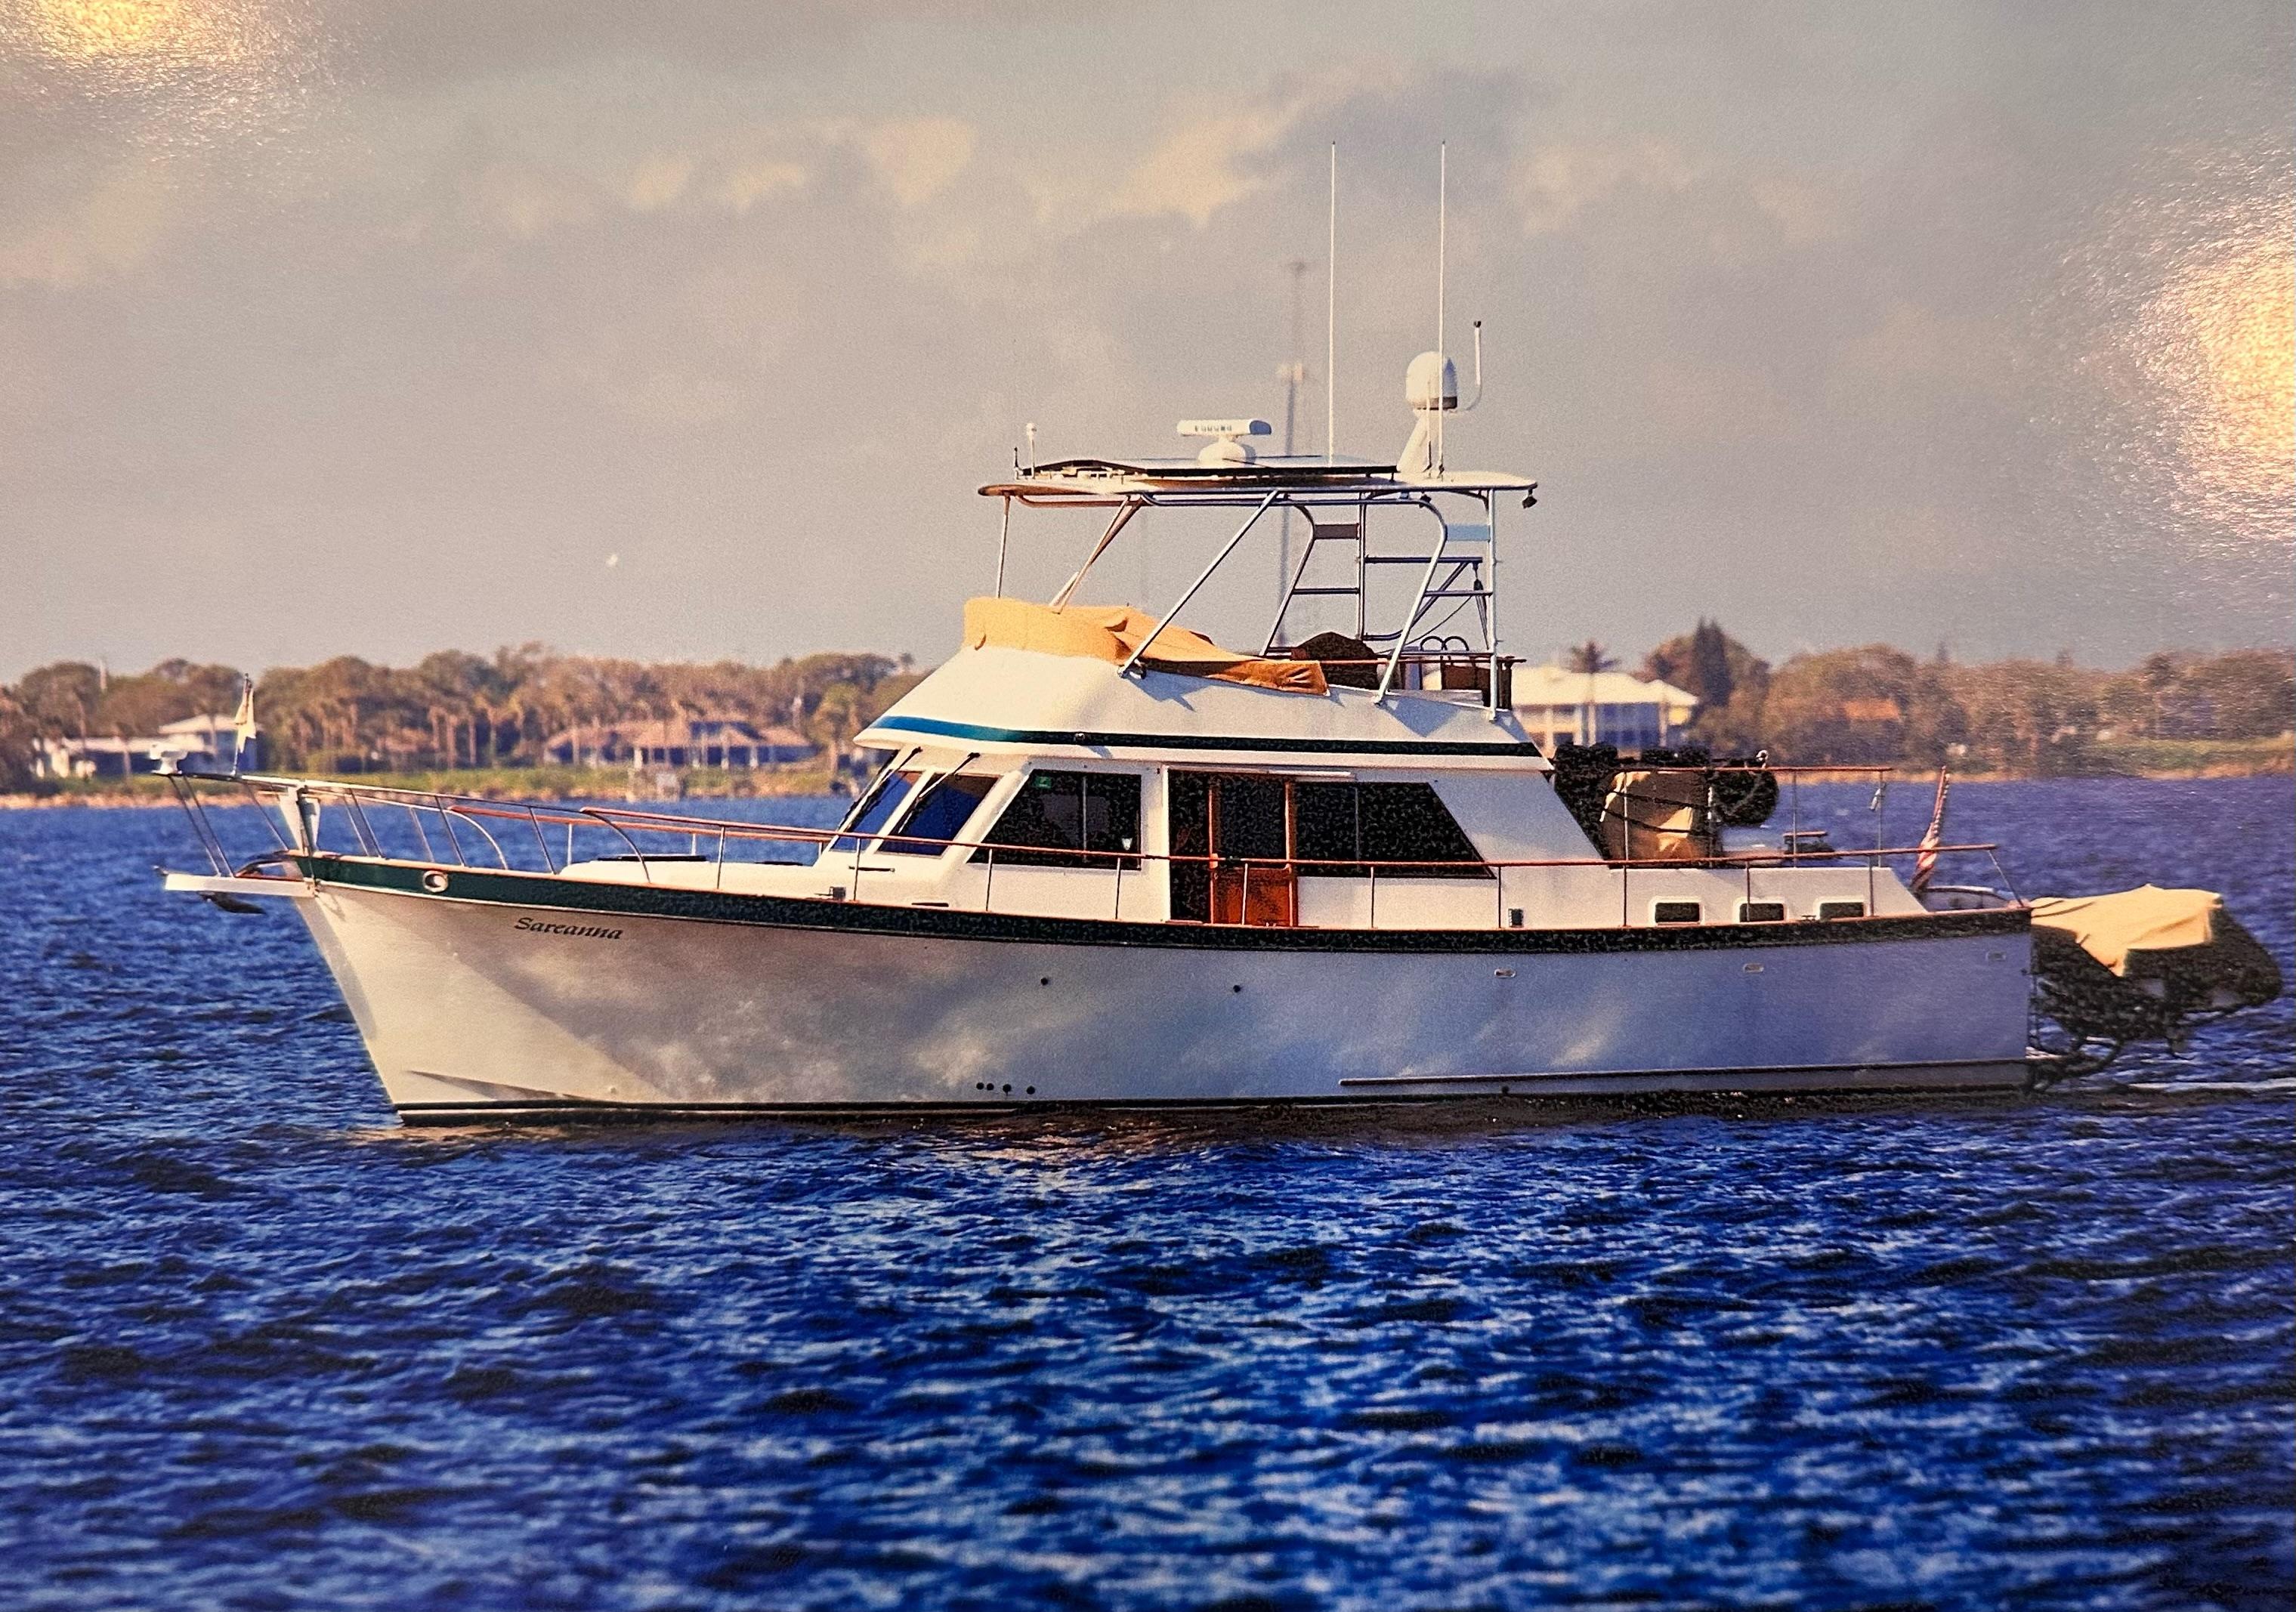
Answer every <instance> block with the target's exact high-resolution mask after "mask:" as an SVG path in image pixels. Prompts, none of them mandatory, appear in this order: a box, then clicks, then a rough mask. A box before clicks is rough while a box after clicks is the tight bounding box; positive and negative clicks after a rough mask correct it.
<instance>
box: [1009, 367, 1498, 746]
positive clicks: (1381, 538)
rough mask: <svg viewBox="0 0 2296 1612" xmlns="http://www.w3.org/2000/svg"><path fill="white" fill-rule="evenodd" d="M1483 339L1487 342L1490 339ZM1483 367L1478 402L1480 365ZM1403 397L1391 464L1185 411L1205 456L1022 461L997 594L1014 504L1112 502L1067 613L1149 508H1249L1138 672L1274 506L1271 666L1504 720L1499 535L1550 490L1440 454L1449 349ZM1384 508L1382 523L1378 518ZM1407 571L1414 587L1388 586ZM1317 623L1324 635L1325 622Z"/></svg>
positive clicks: (1063, 601)
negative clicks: (1265, 447)
mask: <svg viewBox="0 0 2296 1612" xmlns="http://www.w3.org/2000/svg"><path fill="white" fill-rule="evenodd" d="M1479 346H1480V344H1479ZM1481 368H1482V365H1481V363H1480V355H1479V356H1478V361H1477V364H1476V370H1477V386H1476V391H1477V395H1478V398H1480V392H1481V380H1480V371H1481ZM1404 396H1405V401H1406V403H1408V404H1409V405H1410V406H1411V409H1412V413H1413V415H1414V417H1415V420H1414V425H1413V428H1412V432H1411V437H1410V440H1409V441H1408V442H1407V443H1406V445H1405V448H1404V452H1403V453H1402V454H1400V455H1398V462H1394V463H1381V462H1376V461H1372V460H1359V459H1338V458H1335V457H1332V456H1317V455H1313V454H1283V455H1280V456H1276V457H1272V458H1265V459H1263V458H1260V457H1259V455H1257V454H1255V453H1254V452H1253V451H1252V449H1251V447H1250V446H1249V445H1248V442H1247V440H1246V439H1247V438H1251V437H1253V436H1259V435H1264V434H1265V433H1266V431H1267V422H1266V421H1261V420H1255V419H1221V420H1184V421H1181V422H1180V428H1179V429H1180V434H1181V435H1182V436H1184V437H1201V438H1209V439H1210V440H1209V441H1208V442H1207V444H1206V446H1204V448H1203V449H1202V450H1201V452H1200V453H1198V454H1196V455H1195V456H1194V457H1193V458H1191V459H1182V458H1163V457H1144V458H1126V459H1116V458H1071V459H1060V460H1054V461H1053V462H1050V463H1047V464H1042V465H1029V466H1028V467H1027V468H1025V469H1021V468H1019V467H1016V472H1017V473H1016V474H1015V475H1014V476H1013V478H1012V479H1008V480H1005V481H995V482H991V483H989V484H988V486H986V487H982V488H981V489H980V492H981V495H982V496H984V497H988V498H996V499H998V500H1000V501H1001V502H1002V503H1003V506H1004V519H1003V522H1002V524H1001V526H1000V528H999V530H998V536H997V545H996V593H997V595H998V596H999V597H1000V598H1001V597H1002V596H1003V595H1004V593H1005V561H1006V558H1007V554H1008V552H1009V549H1010V545H1011V541H1012V530H1013V506H1014V505H1015V504H1019V505H1021V506H1023V507H1027V508H1036V509H1105V510H1109V511H1112V512H1111V515H1110V517H1109V521H1108V525H1107V527H1106V528H1105V529H1104V530H1103V532H1102V533H1101V535H1100V538H1099V540H1098V541H1097V542H1096V543H1095V544H1093V546H1092V547H1091V549H1090V550H1089V551H1088V552H1087V553H1086V555H1085V558H1084V561H1083V563H1082V564H1081V565H1079V566H1078V568H1077V569H1076V570H1075V572H1074V573H1073V574H1072V575H1071V576H1070V577H1069V579H1068V581H1067V582H1066V584H1065V585H1062V588H1061V590H1060V591H1059V592H1058V593H1055V594H1054V596H1053V597H1052V599H1051V600H1050V601H1047V602H1048V604H1049V606H1050V608H1051V609H1052V610H1055V611H1062V610H1068V609H1069V608H1070V604H1071V601H1074V600H1075V598H1076V595H1077V592H1078V589H1079V588H1080V587H1082V586H1083V585H1084V583H1085V580H1086V578H1087V577H1088V576H1089V575H1090V574H1091V573H1092V571H1093V569H1094V568H1095V566H1096V565H1098V563H1099V562H1100V561H1101V560H1102V559H1103V557H1104V556H1105V555H1106V554H1107V553H1108V552H1109V550H1110V549H1111V548H1112V547H1113V546H1114V545H1115V544H1116V542H1117V540H1118V539H1119V537H1121V536H1123V535H1124V534H1125V532H1126V529H1127V528H1128V527H1130V526H1131V524H1132V522H1133V520H1134V518H1135V517H1136V516H1137V515H1139V514H1140V513H1141V512H1142V511H1144V510H1151V509H1191V508H1193V509H1220V508H1234V509H1242V510H1245V511H1249V512H1248V513H1247V514H1246V515H1245V517H1244V519H1243V522H1242V525H1240V526H1238V527H1237V528H1235V530H1234V534H1233V535H1232V536H1229V537H1228V539H1227V540H1226V543H1224V544H1222V545H1221V546H1220V548H1219V549H1218V551H1217V552H1215V553H1214V554H1213V555H1212V557H1211V559H1210V561H1209V563H1207V564H1206V565H1205V566H1204V568H1203V569H1202V570H1201V572H1200V573H1199V574H1198V575H1197V577H1196V578H1195V580H1194V581H1193V582H1192V583H1190V584H1189V585H1188V587H1187V590H1186V592H1185V593H1182V594H1181V595H1180V597H1179V598H1178V599H1177V600H1176V601H1174V602H1173V603H1172V605H1171V607H1170V608H1169V609H1168V610H1164V611H1163V612H1162V613H1161V614H1160V615H1157V616H1154V617H1152V618H1148V622H1149V625H1148V628H1147V632H1146V636H1145V639H1144V641H1143V642H1140V643H1139V645H1138V646H1137V648H1136V651H1135V652H1134V653H1133V655H1132V657H1131V659H1128V660H1127V661H1126V662H1125V663H1124V670H1125V672H1126V673H1127V674H1128V675H1129V674H1133V673H1135V672H1136V671H1137V670H1138V669H1139V667H1141V666H1142V665H1143V664H1144V662H1146V661H1148V660H1150V659H1153V657H1152V655H1151V653H1150V651H1151V648H1152V646H1153V645H1154V644H1155V642H1156V641H1157V639H1158V637H1159V635H1160V634H1163V633H1164V631H1165V630H1166V629H1167V628H1168V627H1170V626H1173V624H1174V623H1175V621H1176V620H1177V618H1178V617H1179V615H1180V612H1181V611H1182V610H1185V609H1186V608H1187V607H1188V605H1189V604H1190V602H1191V601H1193V600H1194V599H1195V598H1196V596H1197V595H1198V594H1199V593H1201V591H1202V590H1203V588H1204V587H1205V585H1207V584H1208V583H1210V581H1211V579H1212V577H1213V576H1214V574H1215V573H1217V572H1218V571H1219V570H1220V569H1222V568H1223V567H1224V566H1226V564H1227V563H1228V562H1229V561H1230V560H1231V559H1232V558H1233V557H1234V555H1235V554H1236V552H1238V550H1239V549H1240V548H1241V547H1242V544H1244V542H1245V540H1246V539H1247V538H1249V537H1250V536H1251V534H1252V533H1253V531H1254V530H1255V529H1257V528H1260V527H1261V526H1262V525H1263V524H1267V525H1274V524H1276V523H1275V522H1268V521H1267V517H1268V516H1269V515H1271V514H1273V515H1275V516H1277V518H1278V521H1280V522H1283V524H1284V525H1285V527H1286V530H1285V533H1284V536H1283V544H1284V549H1283V552H1284V555H1285V561H1284V563H1283V586H1282V590H1281V593H1279V595H1278V598H1277V601H1276V606H1275V618H1274V619H1273V620H1272V621H1271V622H1270V623H1269V624H1268V629H1267V637H1266V640H1265V642H1264V643H1263V645H1262V647H1261V649H1260V650H1259V656H1260V657H1262V658H1264V659H1298V660H1313V661H1316V662H1318V663H1320V665H1321V666H1322V667H1323V668H1324V677H1325V678H1327V679H1328V681H1329V682H1331V683H1336V684H1339V685H1341V686H1343V687H1344V686H1353V687H1358V688H1366V689H1371V690H1374V691H1375V693H1376V697H1377V698H1378V700H1380V701H1381V702H1382V703H1384V702H1385V701H1386V700H1387V698H1388V696H1389V695H1390V694H1391V693H1396V692H1401V691H1417V692H1425V691H1433V692H1437V693H1441V694H1447V695H1449V696H1450V697H1451V698H1452V699H1453V700H1462V699H1464V700H1480V703H1482V704H1483V705H1484V707H1485V708H1486V709H1487V711H1488V714H1489V716H1490V717H1491V719H1492V720H1493V721H1497V719H1498V716H1499V713H1500V712H1501V711H1502V710H1504V709H1505V708H1506V707H1507V705H1508V696H1509V692H1510V691H1509V688H1508V686H1507V685H1508V683H1509V682H1510V681H1511V672H1512V670H1513V657H1510V656H1506V655H1505V654H1503V653H1502V652H1501V651H1500V648H1499V636H1498V561H1497V528H1498V519H1497V517H1498V509H1499V506H1500V504H1501V503H1504V502H1507V501H1508V500H1510V499H1513V497H1515V496H1516V495H1520V498H1521V505H1522V507H1524V508H1526V509H1528V508H1529V507H1530V506H1531V505H1532V504H1533V503H1536V502H1537V497H1536V494H1537V490H1538V483H1537V482H1535V481H1533V480H1531V479H1529V477H1527V476H1518V475H1513V474H1508V473H1505V472H1499V471H1452V470H1450V469H1448V468H1447V467H1446V466H1445V465H1444V464H1443V462H1442V458H1441V446H1440V445H1441V440H1442V433H1441V416H1442V415H1443V414H1444V413H1447V412H1449V411H1452V410H1455V409H1456V408H1458V407H1459V396H1458V380H1457V377H1456V373H1455V372H1454V371H1453V368H1452V365H1451V364H1450V361H1449V360H1447V359H1446V358H1444V357H1443V356H1441V355H1440V354H1437V353H1423V354H1421V355H1420V356H1419V357H1417V358H1415V359H1414V360H1413V361H1412V364H1411V367H1410V370H1409V372H1408V373H1407V374H1406V380H1405V387H1404ZM1379 511H1386V514H1385V515H1383V516H1382V519H1380V520H1378V521H1377V522H1376V531H1374V525H1375V523H1374V514H1375V513H1376V512H1379ZM1293 514H1298V515H1300V516H1302V517H1304V518H1305V520H1306V526H1307V534H1306V538H1307V540H1306V542H1305V543H1304V544H1301V545H1300V548H1299V550H1298V560H1297V563H1296V564H1293V563H1292V562H1291V554H1292V547H1291V538H1290V534H1289V530H1288V520H1289V517H1290V516H1292V515H1293ZM1390 567H1395V568H1402V571H1401V577H1402V579H1403V581H1404V583H1405V585H1406V586H1408V587H1409V592H1408V593H1405V592H1404V588H1403V587H1399V586H1396V585H1388V586H1384V587H1382V586H1379V585H1377V579H1379V578H1382V577H1387V576H1390V575H1393V574H1395V573H1392V572H1390V570H1389V569H1387V568H1390ZM1319 627H1320V630H1317V629H1318V628H1319Z"/></svg>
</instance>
